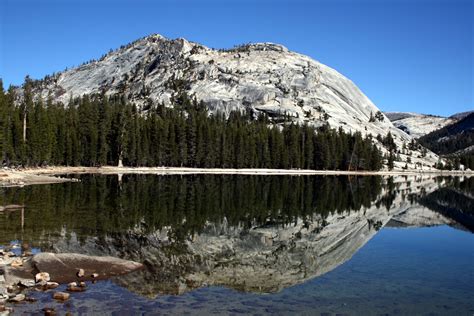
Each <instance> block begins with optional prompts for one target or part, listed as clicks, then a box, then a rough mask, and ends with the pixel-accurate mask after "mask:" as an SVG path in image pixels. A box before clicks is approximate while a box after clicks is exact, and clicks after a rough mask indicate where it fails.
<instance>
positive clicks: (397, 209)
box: [42, 177, 472, 296]
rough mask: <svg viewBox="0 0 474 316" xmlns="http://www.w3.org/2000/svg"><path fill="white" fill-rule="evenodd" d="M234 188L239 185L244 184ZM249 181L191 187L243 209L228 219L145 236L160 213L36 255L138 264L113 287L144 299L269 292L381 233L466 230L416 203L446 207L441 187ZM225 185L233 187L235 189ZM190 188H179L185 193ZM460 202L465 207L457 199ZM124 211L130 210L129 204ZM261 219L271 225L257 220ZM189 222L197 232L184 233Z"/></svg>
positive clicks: (73, 232)
mask: <svg viewBox="0 0 474 316" xmlns="http://www.w3.org/2000/svg"><path fill="white" fill-rule="evenodd" d="M205 179H207V181H203V182H202V183H201V184H200V185H204V183H207V185H209V181H210V182H212V181H213V180H211V178H205ZM235 179H240V180H238V181H242V179H243V178H240V177H235ZM249 179H250V180H248V181H250V182H246V181H247V180H246V181H244V182H242V183H239V184H236V183H235V185H234V184H228V182H226V183H227V185H230V187H229V191H226V189H223V188H222V187H220V188H219V190H217V193H216V192H212V190H211V191H206V190H204V191H203V190H201V189H199V187H200V185H198V186H196V184H195V182H194V181H191V182H190V183H188V184H187V186H191V187H194V189H193V190H197V191H198V192H200V194H201V195H202V196H201V198H202V200H200V201H203V200H207V199H209V198H210V197H211V196H212V197H215V196H216V195H219V194H222V193H223V192H222V190H224V191H226V193H225V194H226V200H231V201H234V203H235V205H238V206H239V209H236V210H235V211H232V212H230V211H225V210H221V213H219V216H215V215H216V214H212V213H203V214H205V215H204V216H201V217H199V216H198V214H199V213H200V212H201V213H202V212H203V210H204V209H205V208H209V207H210V206H209V205H207V206H206V207H205V208H202V207H201V206H202V205H201V206H200V205H198V204H195V206H194V209H191V210H188V212H187V213H186V216H184V217H180V218H179V223H177V222H170V221H168V222H166V225H161V226H158V225H156V226H155V227H154V228H153V229H150V227H149V225H147V224H146V223H149V222H151V220H152V219H153V218H155V219H156V218H161V217H160V216H159V214H161V213H158V210H155V212H153V213H152V214H146V213H140V214H141V215H142V217H141V218H145V219H146V220H140V218H137V219H136V222H135V226H133V227H129V228H128V229H123V230H120V231H117V230H111V231H109V232H108V233H106V234H102V235H100V236H99V237H95V236H94V234H89V235H87V236H85V235H80V234H79V233H78V232H80V230H78V229H74V228H72V229H70V228H69V227H64V226H63V228H62V230H61V229H60V230H59V231H58V235H56V236H49V237H48V238H45V239H44V240H45V243H43V245H42V247H43V249H48V248H52V249H54V250H55V251H58V252H62V251H67V252H82V253H87V254H91V255H112V256H117V257H121V258H125V259H132V260H135V261H140V262H142V263H144V264H145V266H146V267H147V268H146V270H144V271H140V272H138V273H134V274H131V275H128V276H124V277H121V278H118V279H116V282H117V283H118V284H121V285H123V286H124V287H126V288H128V289H130V290H131V291H134V292H137V293H140V294H143V295H147V296H154V295H156V294H158V293H174V294H178V293H182V292H185V291H188V290H191V289H194V288H198V287H202V286H205V285H222V286H227V287H231V288H234V289H237V290H241V291H251V292H258V293H262V292H263V293H268V292H277V291H280V290H281V289H283V288H286V287H289V286H292V285H295V284H299V283H302V282H305V281H306V280H309V279H312V278H315V277H317V276H320V275H323V274H325V273H327V272H329V271H331V270H333V269H335V268H336V267H337V266H339V265H341V264H343V263H344V262H346V261H348V260H349V259H350V258H351V257H352V256H353V255H354V254H355V253H356V252H357V251H358V250H359V249H360V248H361V247H363V246H364V245H365V244H366V243H367V242H368V241H369V240H370V239H371V238H372V237H373V236H374V235H375V234H376V233H377V231H378V230H379V229H380V228H382V227H384V226H385V225H390V226H404V227H405V226H426V225H428V226H431V225H439V224H448V225H451V226H453V227H468V224H469V221H467V222H466V221H465V218H462V217H459V216H454V215H452V214H453V213H446V212H445V213H443V212H440V211H438V210H437V209H435V208H431V207H430V209H428V206H427V204H426V203H424V202H423V205H420V204H419V203H418V201H434V200H436V201H438V202H439V203H438V204H443V202H441V201H442V200H441V198H442V197H443V196H439V195H438V193H437V192H440V191H441V192H443V190H444V189H443V188H441V189H439V187H440V186H441V185H444V182H446V180H439V179H435V178H429V177H428V178H422V177H399V178H396V179H393V178H387V179H385V181H384V182H385V185H383V186H380V181H374V180H375V179H376V178H365V179H363V180H361V179H352V180H351V179H348V178H344V179H342V180H341V179H337V178H334V177H327V178H322V177H313V178H311V177H309V178H304V177H288V178H280V179H279V180H278V181H276V182H275V184H272V181H273V180H272V179H270V178H261V179H260V180H257V179H255V178H249ZM369 180H370V181H369ZM163 181H165V182H166V181H168V180H163ZM169 181H170V182H169V183H172V181H171V180H169ZM229 181H230V182H231V183H233V182H232V181H234V180H229ZM261 181H263V182H261ZM285 181H289V182H288V183H287V184H286V185H284V188H281V187H280V186H278V185H277V184H276V183H284V182H285ZM301 181H303V182H302V184H301V183H300V182H301ZM466 181H470V180H465V181H463V182H461V183H453V182H452V181H447V182H448V183H447V185H448V187H449V188H450V189H449V190H457V192H464V191H466V190H467V191H469V189H470V187H467V188H466V183H467V182H466ZM130 183H131V182H129V184H130ZM151 183H152V184H153V185H152V186H150V187H147V190H152V188H153V187H154V185H157V183H154V182H151ZM252 183H253V184H252ZM265 183H266V185H267V187H266V189H258V188H263V187H265ZM242 185H243V186H242ZM300 185H301V186H300ZM463 185H464V187H463ZM187 186H186V187H185V188H183V187H178V189H180V188H181V189H180V190H184V192H188V194H189V191H188V189H189V188H188V187H187ZM249 186H250V187H251V188H252V190H260V191H258V194H257V195H256V199H255V200H254V199H253V197H250V196H249V197H248V198H247V199H248V200H250V201H251V203H250V204H247V203H243V202H242V201H240V200H239V199H236V198H237V197H239V196H240V195H239V194H240V193H242V190H243V189H244V187H249ZM308 186H309V187H310V190H308ZM327 187H330V188H333V191H337V194H336V195H335V197H336V198H337V197H338V199H339V200H340V201H341V200H344V201H345V202H344V203H339V204H337V205H339V207H335V205H336V203H335V201H336V199H333V198H328V197H329V196H330V194H331V193H334V192H331V190H326V189H325V188H327ZM304 188H306V189H304ZM451 188H452V189H451ZM122 190H126V192H128V193H129V194H130V192H132V191H129V190H130V187H127V184H126V183H124V187H123V188H122ZM269 190H270V191H271V190H273V193H275V192H277V193H278V194H277V195H280V196H282V197H283V199H282V203H276V202H275V201H273V202H271V201H272V199H273V198H272V199H268V200H267V201H270V202H268V203H276V204H267V203H265V204H258V202H257V200H262V199H264V197H265V196H267V197H268V196H269V195H268V194H269ZM463 190H464V191H463ZM139 191H140V190H139ZM145 191H146V190H145ZM134 192H135V193H134V194H132V195H131V196H130V195H129V199H133V200H135V203H140V202H139V201H138V199H136V196H135V194H137V192H138V191H134ZM140 192H141V191H140ZM166 192H168V191H166ZM238 192H240V193H238ZM366 192H372V193H374V192H377V193H376V194H372V197H370V198H369V200H368V202H367V201H364V203H360V201H363V196H364V195H365V196H367V194H366ZM158 193H160V194H156V195H153V197H154V198H156V197H161V198H162V199H164V200H166V199H167V196H168V193H169V192H168V193H167V194H161V193H162V192H161V191H160V192H158ZM443 194H444V193H443ZM448 196H449V194H448ZM168 197H169V196H168ZM434 197H436V199H434ZM171 200H174V197H173V198H172V199H170V200H166V203H165V204H166V205H168V206H169V205H170V204H169V203H171ZM290 201H291V202H290ZM459 201H460V202H461V203H463V200H459ZM93 202H94V203H96V202H97V201H93ZM464 202H466V201H464ZM467 202H468V201H467ZM94 203H92V204H94ZM160 203H164V201H161V202H160ZM252 203H256V204H255V208H259V209H261V210H260V211H259V212H255V209H252ZM471 203H472V199H471ZM92 204H91V205H92ZM226 205H227V206H228V207H231V205H229V204H226ZM235 205H234V206H235ZM443 205H445V206H446V205H449V203H445V204H443ZM470 205H471V206H472V204H470ZM128 206H129V207H131V204H130V205H128ZM187 207H188V208H190V207H191V206H189V205H188V206H187ZM458 207H459V208H458V211H459V212H460V213H462V211H463V210H466V209H463V206H462V205H461V204H459V205H458ZM219 208H222V205H220V206H219ZM124 209H127V208H124ZM149 209H150V207H149ZM471 209H472V208H471ZM263 210H266V212H263ZM325 210H326V211H325ZM176 211H177V209H176V208H168V209H167V212H168V213H167V214H168V217H169V216H170V215H169V214H176V216H177V213H176ZM215 211H216V212H217V208H216V209H215ZM160 212H163V210H161V211H160ZM264 213H265V214H267V216H263V215H262V214H264ZM132 214H135V212H132ZM193 214H194V216H195V218H194V219H193V221H191V218H190V216H193ZM454 214H458V213H454ZM237 215H239V216H237ZM198 217H199V219H198ZM155 223H157V222H156V221H155ZM190 223H201V224H199V225H197V224H196V225H193V226H190V225H189V224H190Z"/></svg>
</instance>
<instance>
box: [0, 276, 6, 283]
mask: <svg viewBox="0 0 474 316" xmlns="http://www.w3.org/2000/svg"><path fill="white" fill-rule="evenodd" d="M0 283H5V277H4V276H3V274H0Z"/></svg>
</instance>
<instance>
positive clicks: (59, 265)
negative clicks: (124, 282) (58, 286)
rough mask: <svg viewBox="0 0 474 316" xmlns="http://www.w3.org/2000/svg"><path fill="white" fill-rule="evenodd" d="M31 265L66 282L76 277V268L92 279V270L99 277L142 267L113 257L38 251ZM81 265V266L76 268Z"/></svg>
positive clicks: (57, 280)
mask: <svg viewBox="0 0 474 316" xmlns="http://www.w3.org/2000/svg"><path fill="white" fill-rule="evenodd" d="M31 262H32V265H33V266H34V267H35V268H36V269H37V270H38V271H41V272H46V271H48V272H49V273H50V275H51V280H53V281H55V282H59V283H68V282H71V281H74V280H76V279H77V276H78V274H79V273H77V271H78V269H81V270H83V272H84V276H86V273H87V275H89V276H90V277H84V278H85V279H86V280H87V279H92V276H91V275H92V272H94V273H98V274H100V276H101V279H106V278H109V277H112V276H118V275H123V274H127V273H130V272H133V271H136V270H140V269H142V268H143V265H142V264H141V263H138V262H134V261H128V260H123V259H119V258H115V257H108V256H107V257H100V256H87V255H81V254H76V253H59V254H54V253H46V252H45V253H39V254H37V255H35V256H34V257H33V258H32V260H31ZM78 267H81V268H78Z"/></svg>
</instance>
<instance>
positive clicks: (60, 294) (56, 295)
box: [53, 292, 70, 301]
mask: <svg viewBox="0 0 474 316" xmlns="http://www.w3.org/2000/svg"><path fill="white" fill-rule="evenodd" d="M69 296H70V294H69V293H65V292H56V293H54V294H53V298H54V299H55V300H58V301H66V300H68V299H69Z"/></svg>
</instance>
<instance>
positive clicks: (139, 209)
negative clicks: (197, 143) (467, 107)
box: [0, 175, 474, 315]
mask: <svg viewBox="0 0 474 316" xmlns="http://www.w3.org/2000/svg"><path fill="white" fill-rule="evenodd" d="M80 179H81V182H79V183H64V184H53V185H39V186H29V187H25V188H4V189H2V191H0V192H1V194H0V205H5V204H10V203H14V204H23V205H25V208H24V209H23V210H16V211H5V212H2V213H0V245H1V244H3V245H7V244H9V243H10V242H21V243H23V244H28V247H30V248H31V249H33V251H35V252H39V251H53V252H78V253H84V254H90V255H112V256H117V257H120V258H124V259H130V260H135V261H139V262H142V263H144V264H145V266H146V269H145V270H143V271H139V272H136V273H133V274H130V275H127V276H124V277H120V278H116V279H112V280H108V281H100V282H98V283H96V284H89V286H88V289H87V291H86V292H84V293H73V295H72V296H71V299H70V300H69V301H68V302H66V303H57V302H54V301H52V300H51V294H50V293H42V292H35V293H32V294H31V296H33V297H35V298H37V299H38V301H37V302H36V303H27V304H21V305H17V306H15V312H16V313H17V314H31V313H33V314H34V313H39V314H40V313H41V310H42V309H43V308H44V307H46V306H47V307H54V308H55V309H56V311H58V312H59V313H60V314H63V313H65V312H66V311H70V312H72V313H73V314H83V315H86V314H87V315H89V314H98V315H101V314H105V315H107V314H115V315H128V314H130V315H136V314H147V315H148V314H149V315H154V314H160V315H162V314H182V315H186V314H202V315H208V314H233V315H238V314H252V315H265V314H281V315H289V314H301V315H337V314H339V315H473V314H474V234H473V233H472V232H473V231H474V178H459V177H451V178H435V177H426V176H424V177H421V176H420V177H398V178H381V177H332V176H331V177H319V176H301V177H297V176H222V175H218V176H217V175H216V176H214V175H199V176H191V175H189V176H156V175H124V176H123V177H118V176H99V175H84V176H80ZM61 288H62V289H64V286H62V287H61ZM61 288H60V289H61Z"/></svg>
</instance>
